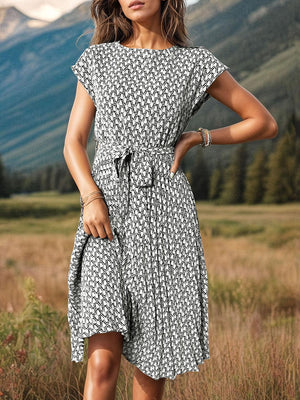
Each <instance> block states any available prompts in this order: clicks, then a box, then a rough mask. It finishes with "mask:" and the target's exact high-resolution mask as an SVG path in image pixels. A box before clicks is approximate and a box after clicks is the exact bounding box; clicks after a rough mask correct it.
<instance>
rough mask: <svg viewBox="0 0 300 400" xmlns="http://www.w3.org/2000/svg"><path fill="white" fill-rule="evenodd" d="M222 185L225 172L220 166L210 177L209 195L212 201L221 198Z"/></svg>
mask: <svg viewBox="0 0 300 400" xmlns="http://www.w3.org/2000/svg"><path fill="white" fill-rule="evenodd" d="M222 184H223V170H222V167H221V166H219V167H217V168H215V169H214V170H213V172H212V174H211V177H210V181H209V194H208V197H209V199H210V200H216V199H218V198H219V197H220V194H221V189H222Z"/></svg>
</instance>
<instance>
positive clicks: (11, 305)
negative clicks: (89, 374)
mask: <svg viewBox="0 0 300 400" xmlns="http://www.w3.org/2000/svg"><path fill="white" fill-rule="evenodd" d="M197 210H198V217H199V223H200V227H201V234H202V240H203V245H204V252H205V257H206V263H207V270H208V279H209V334H210V352H211V358H210V359H209V360H207V361H206V362H205V363H204V364H202V365H200V366H199V372H191V373H187V374H183V375H179V376H178V377H177V378H176V380H175V381H169V380H168V381H167V383H166V390H165V395H164V399H165V400H169V399H176V400H204V399H205V400H229V399H230V400H252V399H253V400H269V399H270V400H271V399H274V400H275V399H276V400H277V399H278V400H285V399H286V400H294V399H300V387H299V382H300V379H299V378H300V376H299V375H300V372H299V371H300V363H299V355H300V314H299V312H300V284H299V282H300V279H299V253H300V250H299V249H300V229H299V228H300V204H286V205H256V206H247V205H237V206H219V205H218V206H217V205H214V204H212V203H208V202H199V203H197ZM0 213H1V218H0V274H1V279H0V312H1V319H0V340H1V342H0V346H1V347H0V349H1V350H0V398H1V399H2V398H3V399H14V400H15V399H18V400H21V399H22V400H23V399H26V400H27V399H28V400H33V399H34V400H35V399H39V400H44V399H45V400H46V399H47V400H48V399H60V400H64V399H66V400H67V399H68V400H71V399H72V400H73V399H80V398H81V395H80V393H82V390H83V383H84V378H85V368H86V359H85V361H84V362H83V363H80V364H76V363H71V362H70V349H69V331H68V325H67V319H66V310H67V273H68V267H69V258H70V254H71V250H72V246H73V239H74V235H75V231H76V226H77V222H78V217H79V208H78V195H75V194H72V195H65V196H58V195H56V194H55V193H47V194H40V195H37V196H29V197H26V196H20V197H16V198H14V199H10V200H1V201H0ZM132 374H133V366H132V365H130V364H129V363H128V362H127V361H126V360H125V359H124V358H122V365H121V370H120V375H119V380H118V389H117V396H116V399H117V400H121V399H122V400H127V399H131V379H132Z"/></svg>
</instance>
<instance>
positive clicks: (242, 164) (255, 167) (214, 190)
mask: <svg viewBox="0 0 300 400" xmlns="http://www.w3.org/2000/svg"><path fill="white" fill-rule="evenodd" d="M248 158H249V155H248V154H247V146H246V144H245V143H241V144H238V145H237V147H236V149H235V151H234V153H233V154H232V157H231V160H230V162H229V164H228V165H227V166H223V165H222V164H220V163H219V165H217V166H216V167H215V168H214V169H213V170H212V171H210V170H209V168H208V167H207V164H206V162H205V159H204V157H203V154H202V152H199V154H198V156H197V158H196V160H195V162H194V165H193V167H192V169H191V170H190V171H188V174H187V175H188V177H189V180H190V183H191V187H192V190H193V193H194V195H195V199H196V200H211V201H214V202H215V203H216V204H236V203H248V204H257V203H285V202H291V201H299V200H300V168H299V161H300V140H299V138H297V135H296V128H295V124H294V122H293V120H291V121H290V122H289V124H288V127H287V129H286V131H285V133H284V134H283V135H282V136H281V137H279V139H278V140H277V141H276V145H275V148H274V150H273V151H272V152H271V153H270V154H267V152H266V151H265V149H264V148H263V147H261V148H259V149H258V150H257V151H256V152H255V153H254V154H253V157H252V160H251V161H250V162H248ZM48 190H56V191H58V192H60V193H68V192H74V191H77V187H76V185H75V182H74V181H73V179H72V177H71V175H70V173H69V170H68V168H67V166H66V164H65V163H57V164H55V165H50V166H46V167H44V168H41V169H39V170H36V171H34V172H32V173H30V174H23V173H21V172H17V171H8V170H7V169H6V168H5V167H4V165H3V163H2V162H1V159H0V197H9V196H10V195H11V194H13V193H16V194H17V193H32V192H39V191H48Z"/></svg>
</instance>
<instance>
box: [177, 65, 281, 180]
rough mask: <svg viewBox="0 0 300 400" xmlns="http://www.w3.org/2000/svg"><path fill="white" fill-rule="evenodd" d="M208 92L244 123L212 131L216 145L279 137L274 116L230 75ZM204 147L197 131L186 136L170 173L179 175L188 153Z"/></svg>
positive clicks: (216, 81) (227, 74)
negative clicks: (197, 146)
mask: <svg viewBox="0 0 300 400" xmlns="http://www.w3.org/2000/svg"><path fill="white" fill-rule="evenodd" d="M207 92H208V93H209V94H210V95H211V96H212V97H214V98H215V99H217V100H218V101H220V102H221V103H223V104H224V105H225V106H227V107H229V108H231V110H233V111H235V112H236V113H237V114H238V115H239V116H240V117H241V118H242V119H243V121H240V122H237V123H236V124H232V125H229V126H225V127H223V128H218V129H210V133H211V139H212V144H213V145H215V144H234V143H242V142H250V141H254V140H262V139H272V138H274V137H275V136H276V135H277V133H278V126H277V122H276V121H275V119H274V118H273V116H272V115H271V114H270V112H269V111H268V110H267V109H266V108H265V107H264V105H263V104H262V103H261V102H260V101H259V100H258V99H257V98H256V97H255V96H253V94H251V93H250V92H249V91H248V90H247V89H245V88H244V87H243V86H241V85H240V84H239V83H238V82H237V81H236V80H235V79H234V78H233V76H232V75H231V74H230V73H229V72H228V71H224V72H223V73H222V74H221V75H219V76H218V77H217V78H216V79H215V81H214V82H213V83H212V84H211V85H210V87H209V88H208V89H207ZM200 143H202V136H201V135H200V134H199V133H197V132H196V131H189V132H185V133H183V134H182V135H181V137H180V139H179V140H178V142H177V144H176V148H175V157H174V162H173V165H172V167H171V169H170V171H173V172H174V173H175V172H176V171H177V169H178V167H179V165H180V162H181V160H182V159H183V157H184V155H185V154H186V153H187V151H188V150H189V149H191V148H192V147H194V146H196V145H198V144H200Z"/></svg>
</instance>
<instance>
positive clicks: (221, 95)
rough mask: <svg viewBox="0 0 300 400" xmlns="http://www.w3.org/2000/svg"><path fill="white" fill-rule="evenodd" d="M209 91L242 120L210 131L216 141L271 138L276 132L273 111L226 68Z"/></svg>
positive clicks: (239, 141)
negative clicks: (271, 112)
mask: <svg viewBox="0 0 300 400" xmlns="http://www.w3.org/2000/svg"><path fill="white" fill-rule="evenodd" d="M207 92H208V93H209V94H210V95H211V96H212V97H214V98H215V99H217V100H218V101H220V102H221V103H223V104H224V105H225V106H227V107H229V108H231V110H233V111H235V112H236V113H237V114H238V115H239V116H240V117H241V118H242V119H243V121H240V122H237V123H236V124H233V125H230V126H226V127H223V128H219V129H212V130H210V133H211V137H212V143H213V144H233V143H242V142H249V141H254V140H262V139H272V138H274V137H275V136H276V135H277V133H278V126H277V123H276V121H275V119H274V118H273V116H272V115H271V114H270V112H269V111H268V110H267V109H266V108H265V107H264V105H263V104H262V103H261V102H260V101H259V100H258V99H257V98H256V97H255V96H253V94H251V93H250V92H249V91H248V90H247V89H245V88H244V87H243V86H241V85H240V84H239V83H238V82H237V81H236V80H235V79H234V78H233V76H232V75H231V74H230V73H229V72H228V71H224V72H223V73H222V74H221V75H220V76H219V77H218V78H217V79H216V80H215V81H214V82H213V83H212V84H211V86H210V87H209V89H208V90H207Z"/></svg>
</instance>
